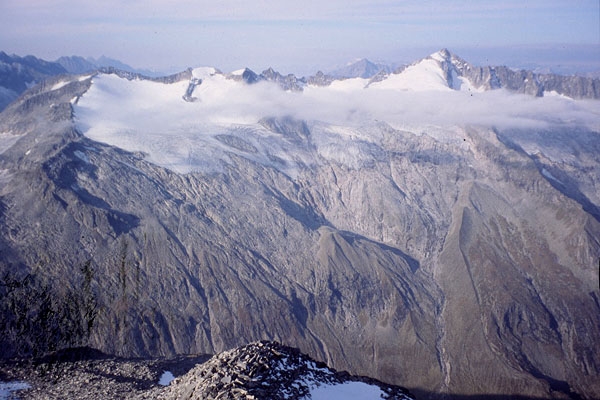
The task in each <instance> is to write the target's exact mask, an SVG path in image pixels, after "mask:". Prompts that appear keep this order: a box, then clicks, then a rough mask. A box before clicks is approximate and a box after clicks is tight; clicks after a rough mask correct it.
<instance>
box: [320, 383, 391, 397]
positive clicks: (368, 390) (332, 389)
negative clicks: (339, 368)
mask: <svg viewBox="0 0 600 400" xmlns="http://www.w3.org/2000/svg"><path fill="white" fill-rule="evenodd" d="M384 395H385V392H384V391H383V390H381V388H380V387H379V386H374V385H368V384H366V383H364V382H345V383H341V384H339V385H322V386H318V387H315V388H313V389H311V391H310V398H311V399H312V400H346V399H353V400H379V399H382V398H384Z"/></svg>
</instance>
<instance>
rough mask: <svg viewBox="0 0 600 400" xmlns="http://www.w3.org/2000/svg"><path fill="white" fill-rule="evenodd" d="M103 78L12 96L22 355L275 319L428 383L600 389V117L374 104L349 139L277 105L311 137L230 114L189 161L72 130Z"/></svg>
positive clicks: (14, 263) (7, 207)
mask: <svg viewBox="0 0 600 400" xmlns="http://www.w3.org/2000/svg"><path fill="white" fill-rule="evenodd" d="M189 75H190V74H189V73H188V74H186V75H185V76H182V77H181V79H184V78H187V79H189ZM240 84H241V83H240ZM90 85H91V81H90V78H89V77H75V78H72V79H70V80H69V81H68V82H62V83H61V82H60V81H59V80H58V79H57V80H56V81H48V83H46V86H39V87H37V88H35V89H33V90H31V91H29V92H26V93H25V94H24V95H23V96H22V97H21V98H20V99H19V101H17V102H15V103H13V104H12V105H11V106H9V107H8V108H7V109H6V110H5V111H4V112H3V113H2V114H0V134H1V136H0V252H1V253H0V254H1V257H0V279H1V280H2V285H1V286H0V299H1V301H0V307H1V313H0V318H1V320H0V330H1V331H2V332H7V333H8V334H6V335H2V337H0V345H1V348H2V349H3V350H2V355H3V356H4V357H9V356H10V357H11V356H14V355H19V354H20V355H24V356H30V355H36V354H44V353H46V352H48V351H54V350H58V349H61V348H64V347H69V346H73V345H90V346H92V347H95V348H98V349H100V350H102V351H104V352H106V353H109V354H117V355H120V356H129V357H131V356H170V355H175V354H190V353H199V354H203V353H211V354H214V353H217V352H221V351H224V350H226V349H231V348H234V347H236V346H240V345H243V344H246V343H249V342H253V341H256V340H263V339H269V340H277V341H279V342H281V343H285V344H286V345H290V346H294V347H297V348H299V349H300V350H301V351H302V352H304V353H306V354H308V355H309V356H310V357H312V358H313V359H315V360H320V361H324V362H327V364H328V365H331V366H332V367H333V368H335V369H337V370H347V371H349V372H350V373H352V374H354V375H364V376H372V377H374V378H376V379H379V380H381V381H385V382H388V383H391V384H398V385H402V386H405V387H408V388H409V389H411V390H413V389H418V390H419V393H423V394H424V397H428V396H432V397H436V396H443V395H473V396H477V395H499V396H511V395H521V396H538V397H552V396H554V397H559V398H560V397H569V396H571V397H577V396H579V397H582V398H598V397H600V385H599V384H598V382H600V379H598V378H599V375H600V350H599V349H598V346H595V344H596V343H600V330H599V329H598V327H599V326H600V306H599V301H598V299H599V296H600V294H599V292H598V275H597V266H598V258H599V257H600V244H599V243H600V212H599V204H600V194H599V193H600V188H599V186H598V185H599V182H598V179H597V177H598V176H600V167H599V166H600V159H599V156H598V155H599V154H600V144H599V143H600V141H599V140H598V132H596V131H593V130H590V129H586V128H580V129H579V130H577V131H573V130H570V129H567V130H565V129H564V127H562V126H556V127H551V128H547V129H534V130H528V129H513V130H508V129H505V130H499V129H493V128H486V127H481V126H470V127H463V128H455V127H453V128H452V129H454V130H455V131H453V134H454V136H452V140H441V139H436V134H435V132H423V134H415V133H413V132H408V131H403V130H401V129H394V128H392V127H391V126H389V125H387V124H386V123H384V122H374V123H372V124H370V125H368V126H364V127H363V126H361V127H360V129H358V130H357V132H358V131H360V132H358V133H360V135H359V134H356V135H355V136H352V137H346V139H344V140H345V141H344V142H343V143H341V144H340V143H336V142H333V141H327V140H329V138H330V136H327V135H333V133H332V130H333V128H331V129H330V127H327V126H325V127H324V125H323V124H322V123H318V122H314V121H313V122H310V121H299V120H296V119H294V118H291V117H288V118H282V117H273V118H265V119H263V120H261V121H259V122H257V124H256V129H261V132H263V133H264V132H266V133H264V134H265V135H268V139H269V141H270V142H272V143H277V144H278V145H279V146H280V147H281V148H285V149H286V150H287V151H288V154H294V157H290V158H289V159H286V160H284V159H282V158H281V157H279V158H278V157H277V156H276V155H273V154H267V156H265V159H266V160H267V161H264V160H263V159H261V158H259V157H258V155H257V154H259V152H260V151H261V148H260V146H259V145H258V144H257V143H258V142H257V141H255V140H254V137H253V136H252V135H253V133H252V132H254V131H252V130H250V129H247V130H244V129H233V128H232V129H231V130H230V131H227V132H217V133H215V139H214V141H215V143H217V144H218V146H222V147H219V149H222V148H223V147H224V148H226V151H223V154H225V155H224V156H223V158H221V159H220V160H219V163H218V168H215V169H214V170H212V171H210V172H207V173H202V172H192V173H188V174H178V173H176V172H173V171H171V170H169V169H166V168H162V167H160V166H157V165H155V164H152V163H150V162H148V161H147V159H145V155H144V154H142V153H136V152H127V151H124V150H122V149H119V148H117V147H113V146H109V145H107V144H103V143H99V142H95V141H93V140H91V139H89V138H87V137H85V136H83V135H82V134H81V133H80V132H79V131H78V130H77V129H76V125H75V122H74V120H73V119H74V116H73V114H72V103H71V102H72V101H77V99H78V98H79V97H80V96H82V95H83V94H84V93H85V92H86V90H88V89H89V87H90ZM183 94H184V93H183V92H182V95H183ZM185 104H187V105H189V103H185ZM432 129H433V128H432ZM448 129H450V128H448ZM361 135H368V136H369V138H376V139H372V140H371V139H370V140H365V139H364V136H361ZM532 144H535V145H536V146H538V148H540V149H542V151H540V152H532V151H531V150H530V148H531V146H532ZM564 146H567V147H568V153H569V154H572V155H575V156H573V157H571V156H568V157H563V158H561V157H558V156H556V154H563V153H564V150H565V147H564ZM350 155H352V157H350ZM290 165H293V166H294V168H295V169H294V170H293V173H292V172H290V171H291V170H292V168H291V167H290ZM24 293H29V294H31V293H36V294H37V295H35V296H29V297H27V296H22V294H24ZM23 299H26V301H24V300H23ZM31 321H36V323H35V324H32V323H31ZM42 333H46V334H42ZM40 337H44V338H45V339H44V340H43V341H42V340H41V339H39V338H40ZM24 342H25V343H28V345H27V346H24V347H23V346H21V347H20V344H21V343H24ZM15 352H16V353H19V354H15ZM217 360H218V359H217ZM215 362H217V361H215ZM223 378H224V377H222V378H221V379H223ZM211 379H212V378H211ZM232 382H233V380H232ZM223 384H225V383H223ZM244 390H247V389H244Z"/></svg>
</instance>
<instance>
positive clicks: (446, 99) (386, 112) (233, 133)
mask: <svg viewBox="0 0 600 400" xmlns="http://www.w3.org/2000/svg"><path fill="white" fill-rule="evenodd" d="M192 74H193V78H194V79H195V80H196V81H197V82H196V83H199V84H197V86H196V87H195V89H194V91H193V93H192V97H193V98H194V99H195V101H193V102H190V101H186V100H184V95H185V94H186V90H187V89H188V86H189V83H190V82H188V81H186V80H183V81H180V82H175V83H172V84H164V83H158V82H153V81H149V80H141V79H134V80H127V79H124V78H119V77H118V76H116V75H110V74H100V75H97V76H95V77H94V78H93V81H92V86H91V88H90V89H89V90H88V91H87V92H86V93H85V94H84V95H83V96H82V97H81V98H80V99H79V100H78V101H77V103H76V104H74V111H75V118H76V122H77V126H78V129H79V130H80V131H81V132H82V133H83V134H84V135H86V136H87V137H89V138H90V139H93V140H96V141H99V142H103V143H108V144H110V145H113V146H117V147H120V148H123V149H125V150H129V151H140V152H143V153H145V154H146V159H147V160H148V161H150V162H153V163H155V164H158V165H160V166H163V167H166V168H169V169H171V170H173V171H176V172H179V173H188V172H193V171H201V172H208V171H218V170H220V169H221V168H222V166H223V162H225V163H227V162H229V161H230V157H231V156H232V155H233V154H236V155H240V156H243V157H246V158H249V159H251V160H253V161H256V162H260V163H263V164H265V165H271V166H274V167H276V168H278V169H280V170H282V171H284V172H285V173H287V174H289V175H291V176H293V175H295V174H296V173H297V170H298V166H299V165H301V164H302V165H310V164H311V163H313V162H317V160H315V159H314V154H315V153H314V152H313V150H316V154H319V155H320V156H321V157H324V158H333V159H336V160H338V159H339V160H338V161H340V162H342V163H344V164H346V165H349V166H353V165H359V164H360V162H361V159H362V158H363V157H368V156H369V154H368V148H367V147H365V146H366V145H365V144H368V143H373V144H379V143H380V141H381V140H382V138H381V131H380V129H379V128H378V126H380V124H381V123H385V124H387V125H389V126H392V127H393V128H396V129H400V130H405V131H410V132H414V133H415V134H423V133H425V134H429V135H432V136H433V137H434V138H435V139H436V140H443V141H445V142H454V141H458V140H457V138H460V139H461V140H462V136H458V135H462V133H461V129H460V127H463V126H466V125H482V126H486V127H497V128H500V129H505V128H516V129H520V128H527V129H535V130H538V129H544V128H546V127H549V126H553V127H556V126H561V125H564V126H576V125H577V126H584V127H587V128H591V129H595V130H596V131H597V130H598V128H599V122H598V121H600V111H599V110H600V107H599V102H598V101H596V100H577V101H574V100H572V99H568V98H564V97H559V96H549V97H542V98H536V97H533V96H529V95H522V94H515V93H510V92H508V91H505V90H493V91H486V92H477V91H476V90H475V88H474V87H473V86H472V85H471V84H470V82H468V81H467V80H466V79H465V78H462V77H455V78H456V79H455V81H454V86H455V89H460V90H452V89H451V88H449V87H448V86H447V82H446V81H445V79H444V77H443V72H442V70H441V68H440V66H439V64H438V61H436V60H435V59H434V58H427V59H424V60H422V61H421V62H419V63H417V64H415V65H413V66H411V67H408V68H407V69H405V70H404V71H403V72H402V73H400V74H392V75H390V76H389V77H388V78H387V79H385V80H383V81H381V82H375V83H371V84H368V80H365V79H360V78H357V79H347V80H341V81H335V82H334V83H332V84H331V85H330V86H327V87H318V86H306V87H305V88H304V90H303V91H302V92H290V91H284V90H282V89H281V88H280V87H279V86H277V84H275V83H272V82H259V83H257V84H252V85H249V84H247V83H245V82H243V81H239V80H233V79H228V78H227V77H226V75H224V74H222V73H220V72H218V71H217V70H216V69H214V68H210V67H204V68H196V69H194V70H193V71H192ZM199 81H201V82H199ZM266 117H293V118H296V119H300V120H304V121H306V122H307V124H308V127H309V129H310V131H311V137H310V144H311V146H314V148H312V150H310V151H309V148H308V147H307V146H305V147H302V146H300V145H299V144H298V143H290V142H289V139H287V138H285V137H284V136H283V135H281V134H278V133H275V132H271V131H270V130H268V129H267V128H265V127H264V126H262V125H261V124H260V123H259V121H260V120H261V119H263V118H266ZM299 146H300V147H299ZM527 151H528V152H533V151H536V148H527Z"/></svg>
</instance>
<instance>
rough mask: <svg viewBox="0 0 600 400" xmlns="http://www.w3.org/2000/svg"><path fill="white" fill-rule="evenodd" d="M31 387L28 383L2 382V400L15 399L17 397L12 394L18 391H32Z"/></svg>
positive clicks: (0, 383) (0, 385)
mask: <svg viewBox="0 0 600 400" xmlns="http://www.w3.org/2000/svg"><path fill="white" fill-rule="evenodd" d="M30 388H31V385H30V384H29V383H27V382H20V381H14V382H0V400H5V399H6V400H8V399H14V398H15V395H14V394H13V393H12V392H16V391H17V390H25V389H30Z"/></svg>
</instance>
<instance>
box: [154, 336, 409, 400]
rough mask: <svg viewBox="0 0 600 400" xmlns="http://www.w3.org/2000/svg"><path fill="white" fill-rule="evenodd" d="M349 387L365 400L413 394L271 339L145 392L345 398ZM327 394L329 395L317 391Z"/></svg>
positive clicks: (168, 398) (170, 398)
mask: <svg viewBox="0 0 600 400" xmlns="http://www.w3.org/2000/svg"><path fill="white" fill-rule="evenodd" d="M348 390H352V391H351V392H348ZM319 393H322V394H319ZM348 393H350V394H351V397H352V398H354V399H364V400H367V399H389V400H401V399H402V400H404V399H406V400H408V399H412V398H413V397H412V396H411V395H410V394H409V392H408V391H407V390H406V389H404V388H401V387H398V386H392V385H387V384H384V383H382V382H378V381H376V380H374V379H370V378H365V377H356V376H351V375H349V374H348V373H342V372H336V371H335V370H332V369H330V368H328V367H327V365H325V364H323V363H318V362H315V361H314V360H312V359H311V358H310V357H308V356H306V355H304V354H302V353H301V352H300V351H299V350H297V349H293V348H291V347H287V346H282V345H280V344H278V343H275V342H267V341H261V342H255V343H251V344H249V345H247V346H243V347H240V348H236V349H233V350H229V351H225V352H223V353H221V354H218V355H216V356H214V357H213V358H211V359H210V360H208V361H207V362H206V363H204V364H200V365H198V366H196V367H195V368H193V369H192V370H191V371H189V372H188V373H187V374H185V375H184V376H182V377H180V378H177V379H175V380H174V381H173V382H171V384H170V385H169V386H168V387H166V388H164V389H162V390H155V391H154V392H152V393H148V394H147V395H148V396H150V397H153V398H154V397H155V398H161V399H165V400H175V399H240V400H241V399H257V400H258V399H317V398H330V399H337V398H340V399H341V398H347V397H346V395H347V394H348ZM325 394H326V395H327V396H328V397H319V396H325ZM345 394H346V395H345Z"/></svg>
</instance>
